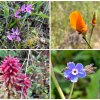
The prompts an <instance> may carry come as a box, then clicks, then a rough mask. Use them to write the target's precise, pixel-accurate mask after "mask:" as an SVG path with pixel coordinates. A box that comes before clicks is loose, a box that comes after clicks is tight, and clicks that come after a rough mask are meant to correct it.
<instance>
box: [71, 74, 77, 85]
mask: <svg viewBox="0 0 100 100" xmlns="http://www.w3.org/2000/svg"><path fill="white" fill-rule="evenodd" d="M77 81H78V76H77V75H72V77H71V82H74V83H76V82H77Z"/></svg>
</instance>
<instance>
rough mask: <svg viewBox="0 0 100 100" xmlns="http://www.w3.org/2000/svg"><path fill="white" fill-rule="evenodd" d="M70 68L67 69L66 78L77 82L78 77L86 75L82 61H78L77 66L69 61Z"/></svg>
mask: <svg viewBox="0 0 100 100" xmlns="http://www.w3.org/2000/svg"><path fill="white" fill-rule="evenodd" d="M68 68H69V70H66V71H65V72H64V78H65V79H66V80H68V81H69V80H71V82H74V83H76V82H77V81H78V77H81V78H83V77H85V76H86V72H85V71H82V69H83V65H82V64H81V63H78V64H77V65H76V66H75V64H74V63H73V62H70V63H68Z"/></svg>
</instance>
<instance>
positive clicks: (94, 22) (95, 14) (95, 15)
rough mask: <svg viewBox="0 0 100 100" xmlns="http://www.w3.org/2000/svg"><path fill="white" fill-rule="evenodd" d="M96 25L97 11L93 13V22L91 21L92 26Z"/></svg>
mask: <svg viewBox="0 0 100 100" xmlns="http://www.w3.org/2000/svg"><path fill="white" fill-rule="evenodd" d="M96 23H97V11H95V12H94V15H93V20H92V24H93V25H97V24H96Z"/></svg>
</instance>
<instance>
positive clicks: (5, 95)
mask: <svg viewBox="0 0 100 100" xmlns="http://www.w3.org/2000/svg"><path fill="white" fill-rule="evenodd" d="M7 97H8V91H6V92H5V94H4V99H7Z"/></svg>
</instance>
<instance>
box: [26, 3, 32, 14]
mask: <svg viewBox="0 0 100 100" xmlns="http://www.w3.org/2000/svg"><path fill="white" fill-rule="evenodd" d="M31 6H32V4H29V5H28V6H27V7H26V9H25V12H28V13H31V9H32V8H31Z"/></svg>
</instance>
